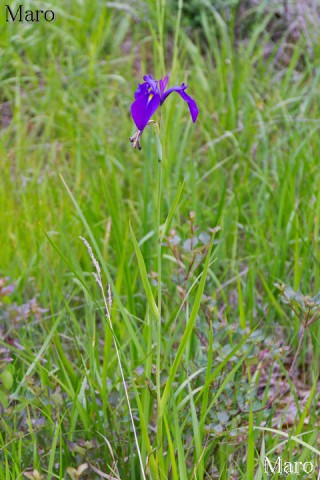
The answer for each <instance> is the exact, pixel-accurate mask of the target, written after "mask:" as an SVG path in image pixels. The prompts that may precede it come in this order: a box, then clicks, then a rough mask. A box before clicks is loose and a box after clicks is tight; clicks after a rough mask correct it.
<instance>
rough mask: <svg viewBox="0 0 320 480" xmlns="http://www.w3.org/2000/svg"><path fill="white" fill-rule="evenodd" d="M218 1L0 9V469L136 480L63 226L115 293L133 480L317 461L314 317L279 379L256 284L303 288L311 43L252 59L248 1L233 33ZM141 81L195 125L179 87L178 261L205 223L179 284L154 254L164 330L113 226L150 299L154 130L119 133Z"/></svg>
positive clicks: (281, 334) (108, 336)
mask: <svg viewBox="0 0 320 480" xmlns="http://www.w3.org/2000/svg"><path fill="white" fill-rule="evenodd" d="M229 3H230V5H231V7H230V9H228V10H227V11H226V10H225V9H220V10H215V9H214V8H213V7H212V6H210V5H212V4H210V2H207V3H205V2H203V6H202V7H201V8H199V11H198V14H197V18H196V21H195V22H194V23H193V17H192V16H188V15H187V11H185V10H184V9H183V8H182V7H183V4H182V2H168V4H166V2H160V1H159V2H158V1H157V2H154V1H151V0H149V1H148V2H139V1H136V2H128V3H127V4H124V3H122V2H111V3H110V4H108V3H105V2H101V1H98V0H94V1H92V2H82V1H80V0H79V1H77V0H74V1H72V2H71V4H70V5H69V4H68V6H66V5H65V2H61V1H58V0H57V1H55V2H52V3H51V4H49V3H46V8H52V9H53V10H54V11H55V12H56V17H57V20H56V21H55V22H52V23H50V24H48V23H45V22H43V23H39V24H35V25H28V24H26V23H25V24H17V23H5V21H4V6H3V5H1V10H0V15H1V17H0V18H1V20H0V21H1V26H2V28H1V29H0V45H1V58H0V63H1V65H0V66H1V68H0V85H1V90H0V99H1V103H2V106H1V110H0V111H1V122H2V129H1V134H0V149H1V150H0V165H1V176H0V192H1V195H0V244H1V249H0V276H2V277H10V279H11V281H12V282H14V283H15V290H14V292H12V293H10V295H7V294H4V293H3V294H2V297H3V298H2V304H0V315H1V319H2V327H1V337H2V340H1V345H2V346H1V355H2V357H3V359H2V360H1V368H2V373H1V381H2V393H1V404H2V406H1V413H2V415H1V416H2V419H1V420H0V422H1V423H0V425H1V452H0V461H1V463H0V479H1V480H2V479H6V480H7V479H16V478H24V477H23V475H25V472H29V477H28V478H34V479H37V478H40V474H42V475H43V478H69V477H70V478H80V473H81V471H78V472H77V471H76V469H77V468H79V466H81V465H86V466H87V469H86V470H84V472H83V473H82V474H81V478H88V479H92V478H122V479H126V478H128V479H129V478H130V479H140V478H143V473H142V472H141V468H140V465H139V461H138V456H137V447H136V444H135V442H134V436H133V429H132V425H131V423H130V418H129V410H128V406H127V403H126V399H125V395H124V389H123V385H122V382H121V377H120V370H119V367H118V362H117V357H116V352H115V349H114V346H113V335H112V333H111V331H110V328H109V327H108V326H107V322H106V319H105V318H104V311H103V305H102V299H101V294H100V293H99V289H98V286H97V285H96V284H95V282H94V279H93V277H92V274H91V272H92V270H93V266H92V262H91V259H90V257H89V255H88V252H87V250H86V248H85V246H84V245H83V244H82V243H81V241H80V240H79V238H78V237H79V235H82V236H84V237H86V238H87V239H88V241H89V242H90V243H91V245H92V246H93V249H94V252H95V255H96V257H97V258H98V260H99V261H100V263H101V266H102V270H103V281H104V282H105V283H106V282H108V283H111V284H112V291H113V299H114V301H113V307H112V322H113V327H114V334H115V335H116V337H117V339H118V345H119V348H120V352H121V358H122V363H123V367H124V374H125V378H126V383H127V388H128V391H129V397H130V404H131V408H132V412H133V417H134V421H135V426H136V429H137V436H138V442H139V448H140V450H141V457H142V462H143V465H144V470H145V475H146V476H147V477H148V478H155V479H164V478H172V479H187V478H188V479H192V478H196V479H204V478H221V479H229V478H248V479H250V478H254V475H255V478H257V479H259V478H267V476H266V475H265V474H264V473H263V468H262V467H261V465H262V463H263V459H264V456H265V455H266V453H267V454H268V452H269V457H272V456H273V457H275V458H276V457H277V455H278V452H281V454H282V456H283V458H284V459H287V460H289V459H293V460H294V461H307V460H309V461H313V462H314V463H315V462H316V458H317V454H316V453H315V452H314V451H312V448H318V449H319V443H318V440H317V431H315V430H314V428H315V425H316V419H317V403H318V400H319V394H318V392H317V380H318V365H319V357H320V350H319V334H320V332H319V328H320V327H319V325H318V324H317V323H315V324H314V325H313V326H312V327H311V328H310V332H309V334H308V335H306V337H305V340H304V343H303V347H302V350H301V352H300V355H299V359H298V364H297V370H296V378H295V379H290V378H289V376H288V373H287V366H286V365H287V364H289V365H290V358H291V359H292V354H291V350H290V349H289V350H287V349H286V348H285V347H290V348H292V350H293V352H294V351H295V349H296V348H297V341H298V340H297V338H298V330H299V322H298V319H297V318H296V317H292V316H291V315H290V311H289V310H288V309H287V308H286V307H285V306H283V304H282V303H281V302H280V299H279V295H278V293H277V291H276V289H275V287H274V285H273V284H274V282H276V281H283V282H285V283H288V284H291V285H292V286H293V287H294V289H298V288H299V286H300V287H301V289H302V291H303V292H304V293H310V294H312V295H313V294H315V293H317V291H318V290H319V259H320V258H319V221H320V217H319V214H320V209H319V207H320V197H319V193H318V192H319V168H318V156H319V155H318V152H319V143H320V140H319V135H318V129H319V102H318V92H319V78H320V77H319V65H318V62H317V58H318V55H317V54H318V52H319V39H318V38H316V39H314V40H313V44H312V51H311V52H310V48H307V47H308V45H307V41H306V39H305V38H304V35H302V36H301V38H300V40H299V41H297V42H296V43H295V44H291V46H290V57H289V60H288V61H287V62H286V64H285V65H282V64H281V61H280V62H279V50H278V48H276V47H275V48H274V49H273V51H272V52H271V54H270V55H269V56H267V57H266V54H265V53H266V46H268V45H269V44H270V36H271V34H270V32H269V31H268V28H266V27H267V25H268V22H270V18H269V17H268V16H267V15H266V14H263V12H262V13H261V14H259V12H257V11H254V12H252V17H250V15H249V20H250V34H249V36H247V37H246V38H245V39H243V40H242V41H240V42H239V41H237V40H236V39H235V30H236V28H235V23H236V19H237V8H236V6H232V4H231V2H229ZM29 4H30V2H25V6H26V8H27V6H28V5H29ZM233 4H235V2H233ZM17 5H18V2H12V6H17ZM42 5H43V4H41V6H42ZM218 6H219V5H218ZM32 7H33V8H36V7H38V8H40V3H39V2H33V3H32ZM179 7H180V8H179ZM12 8H13V7H12ZM218 12H220V13H218ZM220 14H221V15H220ZM270 15H272V14H271V13H270ZM145 73H152V74H153V75H154V76H155V77H156V78H160V77H162V76H164V74H165V73H169V74H170V85H175V84H179V83H181V82H186V83H188V85H189V90H188V93H190V94H191V95H192V96H193V97H194V98H195V99H196V101H197V103H198V105H199V111H200V114H199V119H198V121H197V123H196V124H195V125H192V123H191V121H190V119H189V114H188V111H187V107H186V105H185V104H184V103H183V102H181V101H180V98H179V97H178V96H171V97H170V99H168V101H167V102H166V103H165V105H164V106H163V108H162V118H161V132H160V136H161V143H162V147H163V162H162V191H163V200H162V214H161V223H162V224H163V223H164V222H165V220H166V218H167V216H168V214H169V212H170V208H171V206H172V205H173V203H174V199H175V198H176V195H177V192H179V188H180V185H181V182H182V181H183V180H184V185H183V189H182V193H181V196H180V199H179V204H178V206H177V208H176V209H175V211H174V212H173V217H172V220H171V227H172V228H174V229H175V230H176V232H177V235H178V236H179V237H180V238H181V239H182V240H181V244H180V245H179V246H178V247H177V252H178V255H179V256H180V257H179V258H181V264H182V265H183V266H184V268H185V269H188V268H189V265H190V262H192V259H193V252H188V251H187V250H188V248H187V246H186V245H185V248H183V246H182V244H183V242H184V241H186V240H188V239H189V238H190V221H189V217H190V212H191V211H193V212H195V220H194V224H195V225H197V226H198V227H199V232H204V231H205V232H208V229H209V228H214V227H216V226H217V225H219V226H220V227H221V231H220V232H219V233H218V234H217V235H216V236H215V240H214V244H213V250H212V253H211V257H210V258H209V257H207V260H208V261H207V265H205V260H204V258H203V257H204V255H203V256H202V257H201V262H200V265H199V267H198V268H195V269H192V271H191V273H190V275H189V276H188V278H187V279H181V278H180V279H179V278H178V277H179V273H178V272H177V269H178V270H179V268H178V267H180V270H181V264H180V265H177V260H176V258H175V255H174V253H173V251H172V249H170V248H169V247H168V246H166V245H164V246H163V248H162V289H161V308H162V322H161V332H160V334H161V342H159V329H158V328H157V319H156V318H155V317H156V316H157V312H154V311H153V310H152V309H151V310H150V305H151V306H152V299H151V297H150V291H148V290H147V295H146V294H145V288H144V286H145V284H146V281H147V279H146V278H144V283H143V274H144V269H143V267H142V266H141V263H140V264H139V263H138V262H137V256H136V252H135V250H134V244H133V239H132V235H131V234H130V228H129V224H130V223H131V225H132V229H133V232H134V235H135V237H136V239H137V241H138V243H139V247H140V251H141V253H142V256H143V261H144V264H145V267H146V272H147V273H148V274H149V277H148V281H149V282H150V285H151V290H152V292H153V294H154V297H155V298H156V294H157V293H156V291H157V288H156V283H157V275H156V274H155V273H152V272H157V269H158V266H157V249H158V247H157V238H156V237H157V236H156V231H157V209H158V201H157V183H156V178H157V169H158V165H157V157H156V145H155V139H154V135H153V132H152V131H151V129H150V131H146V132H145V133H144V134H143V137H142V144H143V149H142V151H141V152H138V151H135V150H132V149H131V147H130V143H129V141H128V138H129V136H130V135H131V134H132V133H133V131H134V127H133V122H132V120H131V118H130V104H131V102H132V98H133V92H134V90H135V88H136V85H137V82H138V81H141V78H142V76H143V75H144V74H145ZM59 174H61V175H62V177H63V179H64V182H65V183H64V182H63V181H62V179H61V176H60V175H59ZM65 184H66V185H67V186H68V188H66V185H65ZM68 189H69V190H68ZM209 234H210V232H209ZM205 243H206V242H205ZM204 248H205V252H207V250H208V248H207V245H205V247H204ZM209 260H210V262H209ZM208 262H209V264H208ZM206 266H207V267H208V271H207V275H206V270H203V269H205V268H206ZM203 271H204V273H203ZM180 273H181V272H180ZM202 273H203V274H202ZM201 274H202V275H201ZM205 277H206V279H207V281H206V284H205V285H204V284H203V285H202V284H201V279H205ZM203 283H204V282H203ZM202 287H203V288H204V295H202V290H201V288H202ZM34 298H36V303H33V304H32V303H31V306H30V300H31V299H34ZM200 300H201V302H200ZM22 305H24V306H25V307H24V309H23V308H22V307H21V306H22ZM41 309H45V310H46V311H45V312H43V311H42V310H41ZM193 321H194V322H195V324H194V325H195V326H194V328H192V327H193ZM158 326H159V325H158ZM188 328H190V332H188ZM186 332H187V333H186ZM184 339H185V340H186V343H185V345H184V346H185V348H184V350H183V351H181V353H182V356H181V359H180V361H179V362H178V364H176V366H177V367H178V368H177V372H175V363H174V359H175V358H176V359H177V356H176V355H177V352H180V350H178V348H179V345H180V347H181V345H183V340H184ZM159 352H160V359H159V358H158V357H157V355H158V354H159ZM286 358H287V360H286ZM159 360H160V363H159ZM159 365H160V369H161V371H160V369H159ZM166 382H169V383H167V385H168V384H169V385H171V388H170V389H167V390H165V385H166ZM279 382H280V383H281V382H282V383H286V385H288V392H287V393H285V394H283V392H282V391H281V389H280V394H279V388H278V386H277V385H278V384H279ZM165 392H166V393H165ZM301 392H302V393H307V395H305V396H306V398H309V403H308V404H307V405H306V404H305V402H304V403H303V402H301ZM167 394H168V398H167V400H166V402H164V401H163V396H164V395H167ZM277 396H280V397H281V398H280V400H279V401H278V403H277V402H276V401H274V402H273V401H272V402H271V403H268V400H270V399H275V397H277ZM157 397H158V398H157ZM161 401H162V402H163V412H162V413H160V414H159V409H158V408H157V405H158V403H159V402H160V403H161ZM279 411H283V412H284V413H282V414H281V415H280V414H279ZM292 411H293V412H294V415H293V419H291V420H290V418H291V417H290V413H291V414H292ZM288 417H290V418H289V420H288ZM275 418H278V421H277V422H276V423H274V421H273V420H274V419H275ZM255 427H262V428H264V427H270V428H277V429H278V430H279V431H278V433H270V432H263V431H261V430H257V429H255ZM303 432H304V435H303V436H299V437H297V438H296V439H295V440H291V441H287V438H286V437H284V435H287V434H288V433H291V434H292V435H301V434H302V433H303ZM297 439H298V440H299V439H300V440H303V441H304V442H306V445H301V444H299V442H298V440H297ZM72 469H74V470H72ZM99 471H100V473H99ZM37 472H38V473H37ZM38 474H39V477H37V475H38ZM77 475H78V477H77ZM103 475H105V476H103ZM106 475H109V476H110V477H108V476H106ZM233 475H234V477H233ZM236 475H237V476H236ZM274 478H277V476H274ZM291 478H296V477H295V476H292V477H291ZM297 478H298V477H297Z"/></svg>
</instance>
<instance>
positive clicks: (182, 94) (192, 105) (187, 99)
mask: <svg viewBox="0 0 320 480" xmlns="http://www.w3.org/2000/svg"><path fill="white" fill-rule="evenodd" d="M177 93H179V95H180V97H181V98H183V100H184V101H185V102H187V104H188V107H189V110H190V115H191V118H192V121H193V123H194V122H195V121H196V120H197V118H198V114H199V109H198V106H197V104H196V102H195V100H193V98H191V97H190V95H188V94H187V93H186V92H185V91H184V90H181V91H178V92H177Z"/></svg>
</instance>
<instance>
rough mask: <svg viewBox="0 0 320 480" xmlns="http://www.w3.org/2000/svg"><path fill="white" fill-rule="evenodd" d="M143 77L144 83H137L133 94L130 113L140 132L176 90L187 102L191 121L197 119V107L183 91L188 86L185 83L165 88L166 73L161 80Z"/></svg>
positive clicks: (166, 82)
mask: <svg viewBox="0 0 320 480" xmlns="http://www.w3.org/2000/svg"><path fill="white" fill-rule="evenodd" d="M143 79H144V83H140V84H139V86H138V89H137V90H136V92H135V94H134V98H135V100H134V102H133V104H132V105H131V115H132V118H133V121H134V123H135V124H136V126H137V128H138V130H140V132H142V131H143V130H144V128H145V127H146V126H147V124H148V122H149V120H150V119H151V117H152V115H153V114H154V113H155V111H156V110H157V109H158V108H159V107H160V105H162V104H163V102H164V101H165V99H166V98H167V97H168V96H169V95H170V93H172V92H177V93H178V94H179V95H180V97H181V98H182V99H183V100H184V101H185V102H186V103H187V104H188V107H189V110H190V115H191V118H192V121H193V122H195V121H196V120H197V117H198V113H199V111H198V107H197V104H196V102H195V101H194V100H193V98H191V97H190V95H188V94H187V93H186V92H185V91H186V89H187V88H188V86H187V85H185V84H184V83H182V84H181V85H180V86H177V87H172V88H168V90H166V87H167V84H168V76H167V75H166V76H165V77H164V78H162V79H161V80H155V79H154V78H153V77H152V76H151V75H145V76H144V77H143Z"/></svg>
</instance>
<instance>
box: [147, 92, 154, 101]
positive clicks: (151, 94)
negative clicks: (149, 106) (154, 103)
mask: <svg viewBox="0 0 320 480" xmlns="http://www.w3.org/2000/svg"><path fill="white" fill-rule="evenodd" d="M152 97H153V93H150V95H149V97H148V102H150V100H151V99H152Z"/></svg>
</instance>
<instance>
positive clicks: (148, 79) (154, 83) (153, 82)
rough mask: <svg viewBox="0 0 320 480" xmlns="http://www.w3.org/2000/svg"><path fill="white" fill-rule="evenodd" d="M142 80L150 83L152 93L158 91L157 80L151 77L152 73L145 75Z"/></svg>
mask: <svg viewBox="0 0 320 480" xmlns="http://www.w3.org/2000/svg"><path fill="white" fill-rule="evenodd" d="M143 80H144V81H145V82H146V83H148V84H149V85H150V87H151V88H152V90H153V93H158V82H157V80H155V79H154V78H153V76H152V75H145V76H144V77H143Z"/></svg>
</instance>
